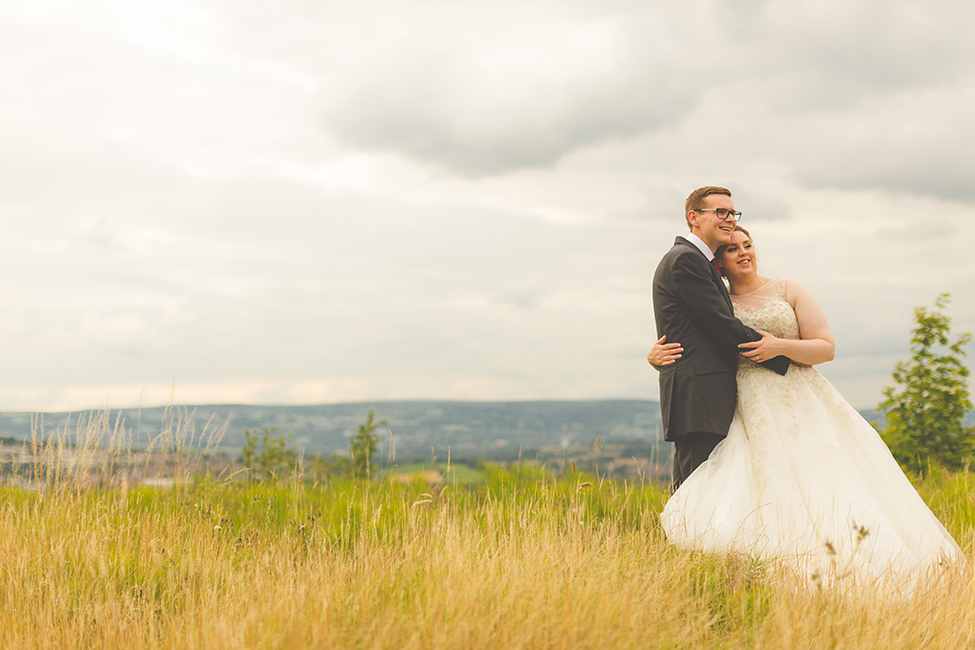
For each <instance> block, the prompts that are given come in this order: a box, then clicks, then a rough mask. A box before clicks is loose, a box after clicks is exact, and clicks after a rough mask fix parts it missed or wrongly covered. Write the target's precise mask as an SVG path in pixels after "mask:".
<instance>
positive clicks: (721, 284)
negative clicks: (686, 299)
mask: <svg viewBox="0 0 975 650" xmlns="http://www.w3.org/2000/svg"><path fill="white" fill-rule="evenodd" d="M678 244H680V245H683V246H689V247H690V248H693V249H694V251H695V252H696V253H697V254H698V255H700V256H701V259H702V260H704V263H705V264H707V265H708V268H709V269H710V271H711V281H712V282H714V284H715V286H717V287H718V289H719V293H720V294H721V295H722V296H723V297H724V301H725V303H727V305H728V307H729V308H731V309H732V311H734V307H733V305H732V304H731V296H730V295H729V294H728V289H727V288H726V287H725V286H724V282H723V281H722V280H721V276H720V275H718V271H717V269H715V268H714V264H712V263H711V262H710V260H708V258H707V256H706V255H705V254H704V253H702V252H701V249H700V248H698V247H697V246H695V245H694V244H692V243H691V242H690V241H688V240H687V239H684V238H683V237H680V236H678V237H677V239H675V240H674V245H678Z"/></svg>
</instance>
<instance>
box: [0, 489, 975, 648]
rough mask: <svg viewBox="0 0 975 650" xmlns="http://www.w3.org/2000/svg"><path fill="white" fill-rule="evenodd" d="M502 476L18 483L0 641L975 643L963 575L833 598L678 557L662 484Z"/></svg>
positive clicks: (784, 578)
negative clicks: (485, 482)
mask: <svg viewBox="0 0 975 650" xmlns="http://www.w3.org/2000/svg"><path fill="white" fill-rule="evenodd" d="M509 488H510V489H509V490H494V491H492V492H490V493H489V492H488V491H487V490H485V491H483V492H474V493H468V492H466V491H463V490H460V489H453V488H448V489H446V490H445V491H443V492H441V493H439V494H423V493H421V492H420V490H422V489H423V488H422V487H420V486H418V485H414V486H406V487H403V486H399V485H397V484H392V483H389V484H381V485H369V486H362V485H355V484H351V483H350V484H345V485H343V486H333V488H332V490H331V491H329V490H323V489H321V488H314V487H304V486H300V485H297V484H295V485H292V486H290V487H278V488H266V487H253V488H244V487H241V486H236V485H227V484H215V483H202V484H200V485H197V486H196V487H194V488H187V489H183V490H175V491H170V492H154V491H149V490H145V489H140V490H133V491H130V492H128V493H127V494H125V495H123V494H122V493H121V492H119V491H108V490H104V491H93V490H86V491H79V490H70V489H60V490H53V491H50V492H46V493H40V494H29V493H25V492H23V491H19V490H6V491H4V492H3V493H2V494H0V503H2V511H0V545H2V548H0V557H2V560H0V562H2V564H0V567H2V568H0V647H3V648H93V647H103V648H176V647H179V648H305V647H315V648H333V647H335V648H347V647H369V648H497V647H514V648H715V647H720V648H739V647H741V648H745V647H748V648H754V647H762V648H834V647H849V648H885V649H887V648H922V647H927V648H963V647H972V646H973V644H975V635H973V629H975V576H973V574H972V571H971V570H970V569H965V570H962V571H959V572H957V573H955V574H952V575H949V576H947V577H945V578H944V579H943V580H942V581H941V582H939V583H937V584H932V585H931V586H930V587H928V588H926V589H925V590H923V591H922V592H920V593H917V594H915V596H914V598H913V599H911V600H907V601H890V600H885V599H883V598H880V597H875V596H873V595H871V594H870V593H863V594H861V595H860V596H857V597H851V596H849V595H837V594H834V593H826V592H820V591H817V590H815V589H810V588H809V587H808V586H802V585H800V584H797V583H796V581H795V580H794V579H793V578H792V577H791V576H790V575H789V574H788V573H786V572H783V571H778V570H776V569H775V568H774V567H769V566H763V565H762V564H760V563H758V562H755V561H751V560H748V559H746V558H719V557H713V556H705V555H701V554H695V553H686V552H680V551H677V550H675V549H673V548H672V547H670V546H668V545H667V543H666V542H665V540H663V539H662V538H661V535H660V533H659V530H658V529H657V526H656V516H655V512H656V510H657V508H658V507H659V505H660V503H659V502H660V497H658V496H656V495H655V494H654V493H653V490H652V489H649V490H648V489H646V488H643V489H640V488H635V487H625V486H620V485H616V484H609V483H607V484H603V485H602V486H600V485H595V486H593V487H591V488H585V489H583V490H582V491H581V492H580V491H577V488H576V487H575V484H573V483H571V482H568V483H562V484H559V483H550V484H548V485H535V486H530V485H528V486H525V490H524V492H521V491H520V490H521V489H520V487H519V486H517V485H509ZM614 508H616V509H618V512H619V513H621V515H620V516H616V515H614V512H613V510H614ZM965 539H966V548H968V549H970V548H971V541H972V540H971V535H970V534H969V535H968V536H967V537H966V538H965Z"/></svg>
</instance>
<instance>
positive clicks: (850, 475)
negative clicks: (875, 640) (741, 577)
mask: <svg viewBox="0 0 975 650" xmlns="http://www.w3.org/2000/svg"><path fill="white" fill-rule="evenodd" d="M661 523H662V525H663V528H664V531H665V533H666V535H667V538H668V539H669V540H670V541H671V542H672V543H673V544H675V545H677V546H679V547H684V548H694V549H701V550H705V551H712V552H722V553H724V552H741V553H745V554H748V555H752V556H757V557H763V558H774V559H776V560H777V561H782V562H785V563H787V564H788V565H789V566H792V567H794V568H795V570H796V571H797V572H799V573H800V575H802V576H803V577H805V578H810V579H813V580H816V581H819V580H822V581H824V582H829V583H835V581H836V580H838V579H839V580H846V581H847V582H858V583H863V582H864V581H871V582H885V583H887V584H897V585H901V586H903V585H910V584H916V581H917V580H920V579H923V578H925V577H926V576H929V575H931V574H932V573H937V572H939V571H942V570H943V569H944V568H945V567H947V566H950V565H952V564H957V563H959V562H961V561H963V558H962V553H961V550H960V549H959V547H958V545H957V544H956V543H955V541H954V540H953V539H952V538H951V535H950V534H949V533H948V532H947V530H945V528H944V526H942V525H941V522H939V521H938V519H937V518H936V517H935V516H934V514H933V513H932V512H931V510H930V509H929V508H928V507H927V505H926V504H925V503H924V501H923V500H922V499H921V497H920V496H919V495H918V493H917V491H916V490H915V489H914V487H913V486H912V485H911V482H910V481H909V480H908V478H907V477H906V476H905V475H904V473H903V472H902V471H901V469H900V466H899V465H898V464H897V462H896V461H895V460H894V458H893V456H891V454H890V451H889V450H888V449H887V446H886V445H885V444H884V442H883V441H882V440H881V438H880V436H879V435H878V433H877V432H876V431H875V430H874V428H873V427H872V426H871V425H870V424H869V423H867V422H866V421H865V420H864V419H863V418H862V417H861V416H860V414H859V413H857V412H856V410H855V409H854V408H853V407H852V406H850V405H849V404H848V403H847V402H846V400H844V399H843V397H842V396H841V395H840V394H839V392H838V391H836V389H835V388H833V386H832V385H831V384H830V383H829V382H828V381H826V379H825V378H823V376H822V375H820V374H819V372H818V371H816V370H815V369H814V368H800V367H798V366H793V367H791V368H790V369H789V372H788V373H787V374H786V375H785V376H784V377H782V376H779V375H776V374H774V373H772V372H768V371H767V370H764V369H761V368H759V367H757V366H755V365H754V364H750V363H748V364H747V365H745V364H743V366H742V368H740V369H739V372H738V408H737V411H736V413H735V418H734V421H733V423H732V425H731V429H730V430H729V432H728V436H727V438H726V439H725V440H723V441H722V442H721V443H720V444H718V446H717V447H716V448H715V449H714V451H713V452H712V453H711V456H710V457H709V458H708V460H707V461H706V462H705V463H704V464H702V465H701V466H700V467H699V468H698V469H697V470H695V471H694V473H693V474H691V476H690V477H688V479H687V480H686V481H685V482H684V483H683V484H682V485H681V486H680V488H679V489H678V490H677V492H675V493H674V495H673V496H672V497H671V499H670V500H669V501H668V502H667V505H666V507H665V508H664V511H663V513H662V514H661Z"/></svg>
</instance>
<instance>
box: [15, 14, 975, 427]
mask: <svg viewBox="0 0 975 650" xmlns="http://www.w3.org/2000/svg"><path fill="white" fill-rule="evenodd" d="M44 4H45V5H46V6H47V9H46V10H43V11H42V10H40V9H39V7H40V5H36V4H30V3H27V4H23V3H22V4H21V5H17V6H11V7H5V8H4V9H3V10H0V79H2V80H3V81H4V83H3V84H0V116H3V118H4V120H5V123H6V124H7V125H8V126H9V128H5V129H4V130H3V131H2V133H0V152H2V153H0V176H2V177H3V179H4V183H3V191H2V192H0V209H2V210H3V212H4V214H5V215H7V216H8V219H7V224H6V226H5V232H4V235H5V236H4V238H3V239H0V291H2V294H3V295H4V297H5V310H6V315H5V318H4V319H3V320H2V321H0V336H2V337H3V340H2V343H3V345H4V348H5V363H4V364H3V366H0V368H2V370H0V408H53V407H54V406H58V407H63V406H64V405H70V406H71V407H72V408H76V407H79V406H81V405H82V403H83V402H85V401H86V400H87V401H88V402H89V403H90V405H92V406H93V405H96V404H99V403H101V402H102V401H103V400H104V399H111V400H112V401H113V403H114V404H115V405H118V406H122V405H126V404H127V403H133V402H132V400H137V399H139V398H138V397H137V395H149V394H151V395H154V396H156V397H152V398H151V399H152V400H154V402H153V403H159V402H164V401H166V399H167V398H168V393H167V392H166V390H168V389H169V388H171V386H172V380H173V378H174V377H175V378H176V381H177V386H176V391H177V394H176V398H177V399H178V400H183V401H184V402H189V403H193V402H206V401H280V402H293V401H301V402H303V401H321V400H326V401H338V400H346V399H383V398H410V397H455V398H477V399H481V398H483V399H511V398H528V397H616V396H624V397H639V396H652V395H654V394H655V390H656V389H655V376H654V375H653V373H652V371H650V370H649V369H648V368H647V366H646V365H645V360H644V359H643V355H644V353H645V351H646V347H647V346H648V345H649V344H650V342H651V341H652V338H653V332H652V313H651V308H650V300H649V283H650V278H651V276H652V273H653V269H654V267H655V265H656V261H657V259H659V257H660V255H662V254H663V252H664V251H665V250H666V249H667V247H669V245H670V244H671V242H672V241H673V237H674V235H676V234H681V233H683V232H684V230H685V228H684V226H683V222H682V217H681V216H680V212H681V207H682V204H683V200H684V197H685V196H686V195H687V193H688V192H689V191H690V190H691V189H693V188H694V187H697V186H700V185H704V184H710V183H717V184H721V185H726V186H728V187H731V188H732V189H733V191H734V193H735V200H736V203H737V205H738V207H739V209H741V210H743V211H744V212H745V215H746V222H743V223H746V224H747V225H748V227H749V228H751V229H752V233H753V235H755V237H756V240H757V242H758V245H759V249H760V253H761V256H762V263H763V268H764V269H767V271H768V272H769V273H773V274H776V275H779V274H782V275H790V276H793V277H796V278H798V279H800V280H801V281H802V282H803V283H804V284H806V286H808V287H809V288H810V289H811V290H812V291H813V293H814V295H816V296H817V298H818V299H819V300H820V302H821V303H822V304H823V306H824V308H825V309H826V311H827V315H828V316H829V318H830V322H831V323H832V325H833V328H834V331H835V334H836V336H837V339H838V342H839V350H840V352H839V355H840V358H839V359H838V361H837V362H834V364H827V366H825V367H824V369H823V370H824V373H825V374H827V376H829V377H831V378H834V379H835V380H836V381H837V382H838V383H839V384H840V385H841V387H842V388H843V390H844V392H845V394H847V396H848V397H850V398H851V399H854V400H855V401H856V403H857V405H858V406H865V405H871V404H872V403H875V401H876V398H877V396H878V387H879V386H880V385H882V383H883V380H884V375H885V373H886V375H887V376H889V372H890V369H892V368H891V367H890V366H891V364H892V360H893V359H896V358H898V355H901V356H903V355H904V354H906V350H907V341H908V336H909V329H910V325H911V316H912V309H913V307H914V306H916V305H922V304H927V305H930V304H931V303H932V302H933V299H934V296H935V295H937V294H938V293H940V292H941V291H950V292H952V294H953V296H954V297H955V301H954V303H953V305H952V308H951V314H952V315H953V316H954V317H955V323H956V325H957V327H958V328H959V329H962V330H964V329H968V330H971V329H973V326H972V325H971V323H973V322H975V311H973V310H975V302H973V301H972V300H971V290H970V287H971V286H972V283H973V281H975V277H973V276H975V262H972V261H970V260H972V256H971V255H970V254H969V252H968V250H967V249H968V248H969V244H970V242H971V241H972V239H973V238H975V226H973V224H975V201H973V198H975V197H973V194H972V190H971V183H969V182H968V177H967V174H968V170H969V169H970V168H971V167H972V164H973V162H975V161H973V159H972V154H971V153H970V152H969V151H968V148H967V147H968V143H969V142H970V141H971V140H972V136H973V134H972V132H971V120H970V119H968V115H969V114H971V113H972V112H973V110H975V106H973V103H975V94H973V93H972V91H971V88H972V81H973V75H975V54H973V53H972V52H971V51H970V48H968V46H967V43H968V41H969V40H970V39H969V36H968V35H969V34H970V32H971V28H972V26H973V24H972V23H973V16H975V10H973V9H971V8H968V7H958V6H955V3H949V2H934V3H931V2H926V3H921V2H919V1H902V2H896V3H880V2H869V3H866V4H864V3H861V4H857V5H851V4H849V3H841V2H826V3H823V2H815V3H813V2H799V3H771V2H760V1H754V2H745V3H736V4H735V5H734V6H733V7H732V5H729V4H727V3H716V2H708V1H705V0H700V1H694V2H687V3H670V4H667V3H633V2H622V1H621V2H609V3H599V4H598V5H597V4H594V3H590V2H564V1H554V0H553V1H551V2H548V1H534V2H518V3H515V2H492V3H478V2H473V3H439V2H395V3H392V2H385V1H384V0H368V1H364V2H361V3H315V4H309V3H304V2H281V3H277V4H274V5H266V4H265V5H257V4H246V3H245V4H241V3H237V2H233V3H231V2H224V1H222V0H210V1H206V0H200V1H199V2H193V3H188V2H183V3H158V2H143V3H134V4H133V3H116V2H90V3H83V5H78V4H77V3H61V4H60V5H57V6H54V5H51V4H50V3H44ZM52 9H55V10H52ZM884 368H887V370H886V371H885V370H884ZM144 385H146V386H153V387H159V388H158V390H157V389H156V388H153V390H152V391H149V392H146V393H145V394H144V393H142V392H141V391H142V388H141V387H142V386H144ZM235 396H236V397H235ZM146 399H149V398H146ZM123 401H126V404H123V403H122V402H123Z"/></svg>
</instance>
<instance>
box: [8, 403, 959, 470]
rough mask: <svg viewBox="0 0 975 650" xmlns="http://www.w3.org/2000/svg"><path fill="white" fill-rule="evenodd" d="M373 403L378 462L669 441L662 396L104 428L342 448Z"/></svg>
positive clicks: (347, 409)
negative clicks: (282, 435) (266, 435)
mask: <svg viewBox="0 0 975 650" xmlns="http://www.w3.org/2000/svg"><path fill="white" fill-rule="evenodd" d="M370 407H372V408H375V409H376V416H377V419H379V420H386V421H387V422H388V425H386V426H385V427H384V428H383V429H382V430H381V431H380V434H381V435H380V448H379V458H381V459H383V461H386V460H388V459H389V458H390V442H392V443H394V446H395V454H396V455H395V457H396V459H397V460H398V461H399V462H411V461H414V460H430V459H431V458H432V457H433V456H434V455H436V456H437V457H438V459H440V460H446V458H447V454H448V449H449V454H450V456H451V458H453V459H455V460H458V461H459V460H476V459H480V458H483V459H487V460H498V461H506V460H514V459H516V458H518V457H519V456H522V457H528V458H531V457H533V456H534V455H535V454H536V453H538V452H539V451H544V454H545V455H548V456H551V454H552V453H553V450H557V449H573V448H574V449H579V448H585V447H589V448H591V447H592V445H593V443H595V441H596V440H597V439H601V444H604V445H605V444H612V445H614V446H615V447H616V448H617V449H621V450H622V451H620V452H619V454H620V456H622V457H631V456H634V457H649V456H651V455H655V456H656V457H657V458H660V457H661V453H662V454H663V455H664V456H666V455H668V454H669V453H670V445H669V444H666V443H663V441H662V427H661V423H660V405H659V403H658V402H656V401H651V400H591V401H586V400H566V401H523V402H522V401H518V402H455V401H396V402H381V401H376V402H359V403H345V404H318V405H312V406H260V405H239V404H217V405H206V406H188V407H170V408H163V407H158V408H145V409H141V410H140V409H119V410H116V411H112V412H111V413H110V414H109V419H110V422H109V425H110V426H109V427H108V433H107V434H106V435H111V436H115V437H116V439H117V438H118V436H119V435H121V434H120V431H121V429H119V428H118V424H119V423H120V422H121V424H122V425H123V429H124V431H125V434H126V438H125V440H126V444H128V445H129V446H131V447H134V448H142V447H146V446H147V445H148V444H149V442H150V440H153V439H156V438H158V437H159V436H160V433H161V432H163V431H165V430H167V428H169V429H170V430H175V429H176V428H177V427H176V426H175V425H177V424H178V425H179V429H180V430H181V431H183V432H186V433H187V434H188V435H187V440H184V441H183V442H182V443H180V444H181V446H183V447H186V446H190V445H191V444H192V446H195V447H203V446H205V445H206V442H207V438H208V437H209V435H210V434H211V433H213V432H215V431H218V430H219V429H221V428H222V427H224V426H226V433H225V434H224V435H223V438H222V439H221V441H220V449H221V450H223V451H226V452H228V453H231V454H237V453H240V450H241V448H242V447H243V445H244V430H245V429H250V430H258V431H259V430H261V429H262V428H263V427H264V426H269V427H278V428H279V429H280V430H282V431H284V432H288V431H293V432H294V437H293V439H292V441H293V444H294V445H295V446H296V447H297V448H299V449H302V450H304V453H305V454H306V456H313V455H314V454H316V453H323V454H325V455H329V454H332V453H339V454H342V453H345V452H346V451H347V450H348V446H349V441H348V438H349V436H350V435H352V434H353V433H354V431H355V430H356V428H357V427H358V425H359V424H360V423H361V422H363V421H365V419H366V417H367V416H368V413H369V408H370ZM861 413H862V414H863V416H864V417H865V418H866V419H867V420H869V421H874V420H880V419H882V414H881V413H880V412H878V411H874V410H866V409H865V410H863V411H861ZM100 416H102V414H101V413H98V412H90V413H88V412H86V413H74V414H70V413H43V414H37V415H33V414H31V413H25V412H5V413H0V437H8V438H16V439H21V440H23V439H30V437H31V419H32V417H33V418H34V420H35V425H34V426H35V431H37V432H38V434H39V433H40V430H41V427H40V421H41V420H43V430H44V432H45V435H46V437H51V436H54V435H56V434H57V432H59V431H60V432H61V435H64V434H65V432H67V439H68V440H73V439H74V437H75V436H76V435H77V432H78V431H84V430H85V427H86V426H87V424H88V422H89V420H91V419H92V418H96V419H97V418H98V417H100ZM208 422H209V424H208ZM967 423H968V424H973V423H975V412H972V413H969V416H968V418H967ZM103 444H104V443H103ZM116 444H117V443H116ZM157 444H160V443H159V442H158V441H157Z"/></svg>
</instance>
